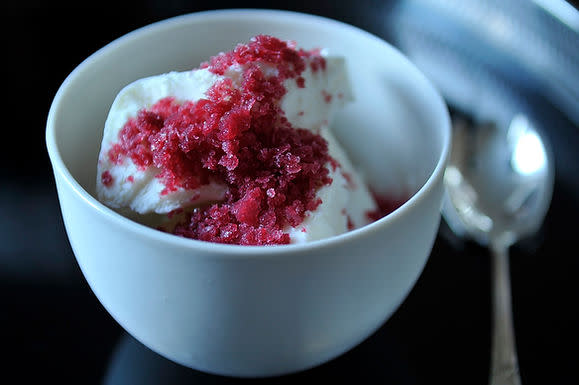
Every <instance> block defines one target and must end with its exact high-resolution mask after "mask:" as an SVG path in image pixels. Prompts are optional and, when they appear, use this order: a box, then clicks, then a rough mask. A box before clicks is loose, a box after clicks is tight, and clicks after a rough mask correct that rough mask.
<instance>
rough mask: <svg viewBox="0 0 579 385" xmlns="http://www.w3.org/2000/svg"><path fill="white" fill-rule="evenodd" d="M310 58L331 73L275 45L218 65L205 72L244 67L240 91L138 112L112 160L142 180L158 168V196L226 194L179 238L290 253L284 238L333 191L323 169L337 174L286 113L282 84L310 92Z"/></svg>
mask: <svg viewBox="0 0 579 385" xmlns="http://www.w3.org/2000/svg"><path fill="white" fill-rule="evenodd" d="M305 58H309V59H308V61H309V62H310V64H311V65H312V69H315V70H325V59H324V58H323V57H321V56H319V55H318V54H317V53H312V52H307V51H303V50H296V49H294V48H292V47H290V46H289V45H288V43H286V42H283V41H281V40H279V39H276V38H273V37H270V36H257V37H255V38H254V39H252V41H251V42H250V43H249V44H246V45H238V46H237V47H236V48H235V49H234V50H233V51H232V52H229V53H224V54H220V55H218V56H215V57H213V58H211V59H210V61H209V62H208V63H204V64H202V68H207V69H208V70H209V71H211V72H213V73H215V74H224V73H225V71H226V70H227V69H228V68H229V67H230V66H232V65H240V66H243V76H242V81H241V85H240V86H237V87H236V86H234V84H233V83H232V81H231V80H230V79H227V78H225V79H224V80H221V81H218V82H217V83H216V84H214V85H213V86H212V87H211V88H210V89H209V90H208V91H207V92H206V98H205V99H201V100H198V101H196V102H192V101H186V102H183V103H178V102H177V101H176V100H175V99H174V98H171V97H168V98H164V99H161V100H160V101H158V102H157V103H155V104H154V105H153V106H152V107H150V108H148V109H143V110H141V111H139V113H138V114H137V116H136V117H135V118H132V119H130V120H129V121H128V122H127V123H126V124H125V126H124V127H123V128H122V130H121V131H120V133H119V141H118V143H116V144H115V145H114V146H113V147H112V148H111V149H110V151H109V153H108V156H109V159H110V160H111V161H112V162H113V163H116V164H120V163H122V162H123V160H124V159H125V158H130V159H131V160H132V161H133V163H134V164H135V165H136V166H137V168H138V169H141V170H144V169H147V168H148V167H151V166H154V167H157V168H158V169H159V170H160V173H159V175H158V178H159V179H160V180H161V181H162V182H163V184H164V186H165V189H164V190H163V191H162V193H161V194H168V193H171V192H173V191H176V190H177V189H179V188H184V189H195V188H198V187H200V186H202V185H205V184H208V183H210V182H211V181H215V182H218V183H224V184H225V185H226V186H227V191H226V193H225V198H224V200H223V201H222V202H219V203H214V204H211V205H208V206H205V207H198V208H195V209H193V210H192V211H191V212H189V213H186V214H185V218H184V220H183V221H181V222H180V223H179V224H178V225H177V226H176V227H175V229H174V231H173V232H174V233H175V234H177V235H180V236H184V237H188V238H194V239H200V240H204V241H211V242H220V243H230V244H242V245H268V244H287V243H289V242H290V238H289V235H288V234H287V233H285V232H284V231H283V230H284V229H285V228H286V227H287V226H294V227H295V226H298V225H299V224H300V223H301V222H302V221H303V220H304V216H305V214H306V212H307V211H308V210H315V209H316V208H317V207H318V205H319V204H320V203H321V200H320V199H319V198H317V197H316V193H317V191H318V189H319V188H320V187H322V186H324V185H328V184H330V183H331V182H332V180H331V178H330V177H329V170H328V168H327V167H326V164H331V165H333V166H334V167H335V165H336V161H335V160H334V159H332V158H331V157H330V155H329V154H328V146H327V142H326V141H325V140H324V139H323V138H322V137H321V136H320V135H318V134H314V133H312V132H311V131H308V130H305V129H301V128H295V127H292V126H291V124H290V123H289V122H288V120H287V119H286V118H285V116H284V112H283V111H282V110H281V108H280V100H281V98H282V97H283V96H284V95H285V93H286V89H285V87H284V85H283V82H284V81H285V80H287V79H296V81H297V83H298V86H299V87H303V86H305V84H304V82H305V80H304V78H303V77H301V76H300V74H301V73H302V72H303V71H304V69H305V68H306V63H307V62H306V60H305ZM264 64H266V65H268V66H275V68H276V69H277V75H275V76H266V75H264V73H263V72H262V67H263V65H264ZM314 67H315V68H314ZM103 178H104V174H103ZM103 181H104V179H103Z"/></svg>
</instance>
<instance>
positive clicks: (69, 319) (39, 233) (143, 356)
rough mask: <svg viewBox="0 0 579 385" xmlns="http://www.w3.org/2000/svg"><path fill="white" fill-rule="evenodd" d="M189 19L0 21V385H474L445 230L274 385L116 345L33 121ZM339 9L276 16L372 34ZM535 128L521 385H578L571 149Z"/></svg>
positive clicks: (462, 266) (457, 254) (483, 267)
mask: <svg viewBox="0 0 579 385" xmlns="http://www.w3.org/2000/svg"><path fill="white" fill-rule="evenodd" d="M33 3H34V2H33ZM188 3H189V2H185V1H182V2H180V1H168V2H165V3H163V2H154V1H145V2H142V3H138V4H137V2H133V4H129V3H124V4H123V5H122V6H118V5H113V4H114V3H112V2H111V4H105V3H102V2H101V3H99V7H92V8H89V7H84V6H83V7H81V6H79V5H78V4H77V3H76V2H72V1H71V2H66V1H63V2H60V3H59V4H58V5H61V7H57V8H54V7H53V8H46V7H42V6H34V4H32V5H30V6H29V7H20V8H10V9H6V10H5V12H4V14H3V16H4V21H5V23H3V24H2V27H1V28H2V34H1V35H0V36H1V39H2V40H1V41H2V48H3V55H2V58H3V60H2V61H3V62H4V65H5V68H6V67H7V69H5V71H4V75H5V76H4V81H3V82H2V84H3V85H4V87H3V90H4V92H5V93H7V95H6V97H7V99H8V106H6V104H5V102H3V105H4V109H3V110H4V111H3V112H4V113H3V119H2V122H3V123H4V125H3V127H2V132H3V135H2V137H1V139H0V143H3V145H4V150H3V151H0V170H1V171H0V175H1V176H2V180H1V181H0V341H2V351H3V353H4V354H3V359H2V361H1V362H2V365H1V368H2V370H0V383H14V384H42V383H48V384H52V383H54V384H87V385H88V384H221V383H233V382H246V383H251V382H261V383H284V384H290V383H298V382H301V381H306V380H314V381H316V382H317V381H319V380H324V381H332V382H333V383H353V382H356V383H378V382H380V383H391V384H435V383H445V384H472V385H476V384H485V383H486V382H487V377H488V370H489V355H490V265H489V263H490V261H489V258H488V255H487V251H486V250H485V249H483V248H481V247H480V246H478V245H476V244H474V243H472V242H469V241H459V240H457V239H455V238H453V237H452V236H451V235H450V233H449V232H448V230H447V228H446V227H445V226H444V224H443V226H442V227H441V230H440V232H439V236H438V238H437V239H436V242H435V244H434V248H433V251H432V255H431V257H430V259H429V261H428V263H427V265H426V268H425V270H424V272H423V274H422V275H421V277H420V279H419V280H418V282H417V284H416V286H415V287H414V289H413V290H412V292H411V293H410V295H409V297H408V298H407V299H406V301H405V302H404V303H403V304H402V305H401V307H400V308H399V309H398V310H397V311H396V312H395V313H394V315H393V316H392V317H391V318H390V319H389V320H388V321H387V322H386V323H385V324H384V325H383V327H382V328H380V329H379V330H378V331H377V332H376V333H375V334H373V335H372V336H370V337H369V338H368V339H367V340H366V341H364V342H363V343H362V344H360V345H359V346H358V347H356V348H354V349H353V350H351V351H350V352H348V353H346V354H344V355H342V356H341V357H339V358H337V359H335V360H333V361H331V362H329V363H327V364H324V365H322V366H320V367H317V368H314V369H311V370H309V371H306V372H302V373H298V374H295V375H290V376H287V377H281V378H275V379H268V380H255V381H253V380H243V381H242V380H237V379H230V378H223V377H218V376H212V375H208V374H204V373H200V372H197V371H194V370H191V369H186V368H184V367H181V366H179V365H177V364H173V363H171V362H169V361H167V360H165V359H163V358H161V357H160V356H158V355H156V354H155V353H153V352H151V351H149V350H148V349H147V348H145V347H144V346H142V345H141V344H140V343H138V342H137V341H135V340H134V339H132V338H131V337H130V336H128V335H127V334H126V333H125V332H124V331H123V330H122V329H121V328H120V326H119V325H118V324H117V323H116V322H115V321H114V320H113V319H112V318H111V317H110V316H109V315H108V313H107V312H106V311H105V310H104V308H103V307H102V306H101V305H100V303H99V302H98V301H97V299H96V297H95V296H94V295H93V293H92V292H91V290H90V288H89V287H88V285H87V283H86V282H85V280H84V278H83V277H82V274H81V273H80V270H79V268H78V266H77V264H76V261H75V259H74V255H73V254H72V251H71V249H70V246H69V244H68V240H67V238H66V233H65V230H64V227H63V223H62V219H61V216H60V211H59V206H58V200H57V197H56V189H55V186H54V180H53V178H52V174H51V168H50V164H49V161H48V156H47V154H46V150H45V144H44V129H45V121H46V116H47V114H48V110H49V107H50V103H51V101H52V97H53V96H54V94H55V92H56V90H57V89H58V87H59V86H60V84H61V82H62V81H63V80H64V78H65V77H66V76H67V75H68V73H69V72H70V71H72V70H73V69H74V67H75V66H76V65H78V64H79V63H80V62H81V61H82V60H83V59H85V58H86V57H87V56H89V55H90V54H91V53H93V52H94V51H96V50H97V49H98V48H100V47H102V46H103V45H105V44H107V43H108V42H110V41H112V40H114V39H115V38H117V37H120V36H121V35H123V34H125V33H127V32H129V31H131V30H133V29H135V28H138V27H140V26H144V25H146V24H149V23H151V22H154V21H158V20H161V19H164V18H166V17H170V16H174V15H177V14H181V13H187V12H192V11H197V10H201V9H204V8H202V7H199V6H191V5H187V4H188ZM161 4H163V5H161ZM344 4H347V5H349V7H346V8H343V7H336V6H335V3H334V2H322V1H318V2H315V1H313V2H308V3H306V2H304V3H303V4H300V3H296V2H283V1H282V2H280V3H277V6H276V8H283V9H292V10H297V11H303V12H309V13H315V14H320V15H325V16H329V17H332V18H336V19H339V20H342V21H345V22H348V23H351V24H354V25H357V26H359V27H361V28H364V29H367V30H369V31H370V32H374V33H377V34H379V33H380V31H382V29H381V28H380V26H379V24H377V23H379V22H380V19H379V18H378V17H377V15H376V14H375V13H373V12H372V9H373V8H372V6H373V5H374V2H371V1H365V0H360V1H356V2H345V3H344ZM129 5H132V7H130V6H129ZM229 6H235V7H239V6H240V4H237V3H233V2H216V3H215V4H213V6H212V8H215V7H229ZM242 6H245V7H247V6H250V7H271V5H270V4H269V3H267V2H248V3H245V4H242ZM113 9H114V10H115V11H114V12H112V10H113ZM545 119H548V122H549V123H550V125H551V126H552V127H550V128H549V130H548V131H547V134H548V136H549V139H550V140H551V143H552V144H553V147H554V149H555V157H556V166H557V168H558V173H557V177H556V181H555V189H554V195H553V202H552V205H551V208H550V211H549V213H548V216H547V218H546V221H545V224H544V226H543V228H542V229H541V231H540V233H539V234H538V235H537V236H536V237H534V238H533V239H528V240H524V241H522V242H520V243H519V244H517V245H516V246H515V247H513V248H512V253H511V275H512V294H513V306H514V322H515V329H516V338H517V345H518V351H519V361H520V367H521V375H522V381H523V384H525V385H532V384H549V385H551V384H553V385H554V384H577V383H579V374H577V371H576V364H577V360H578V357H579V355H578V354H577V342H578V340H577V335H578V334H577V331H576V329H577V326H578V325H579V322H578V321H579V317H578V316H577V311H576V310H577V305H578V299H579V289H578V286H577V274H578V273H579V261H578V258H577V257H578V255H577V251H576V249H575V245H576V242H577V237H578V235H577V230H578V226H577V214H579V199H578V197H579V177H577V176H576V175H577V174H576V171H577V164H578V163H579V162H578V160H579V155H577V154H576V151H577V149H578V148H579V147H578V146H579V133H578V132H577V129H578V127H577V126H576V125H575V124H573V123H572V122H570V121H569V120H568V119H567V118H566V117H565V116H564V115H563V114H561V113H558V112H557V110H556V109H555V108H551V107H549V108H548V113H546V114H545ZM11 147H14V149H15V150H16V152H11V151H8V150H7V149H10V148H11ZM17 154H19V155H17Z"/></svg>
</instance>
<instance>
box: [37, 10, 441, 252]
mask: <svg viewBox="0 0 579 385" xmlns="http://www.w3.org/2000/svg"><path fill="white" fill-rule="evenodd" d="M232 17H234V18H240V17H242V18H255V17H262V18H278V19H280V18H285V19H287V18H288V17H289V18H293V19H296V21H308V22H315V23H317V24H325V25H330V26H332V27H334V28H335V27H339V28H342V29H345V30H349V31H351V32H353V33H356V34H361V35H363V36H365V37H367V38H370V39H372V40H375V41H377V42H379V43H380V44H381V45H384V46H386V47H388V48H389V49H390V50H392V51H393V53H394V54H396V55H398V56H399V58H400V59H401V60H402V61H403V62H404V65H405V66H406V67H408V68H409V69H410V70H411V71H412V72H413V73H414V77H413V78H414V79H415V82H417V83H419V84H420V85H421V88H424V90H425V91H426V92H427V93H429V94H430V96H429V98H430V99H432V100H433V101H434V102H435V103H436V104H438V106H436V107H435V108H436V110H438V111H441V116H440V117H439V118H441V119H442V120H441V121H440V122H439V125H441V129H442V131H443V132H442V148H441V151H440V152H439V154H438V160H437V162H436V166H435V167H434V169H433V170H432V172H431V173H430V174H429V176H428V179H427V180H426V182H425V183H423V184H422V186H421V187H420V188H419V189H418V190H417V191H416V192H415V193H414V194H413V195H412V196H411V197H410V198H409V199H407V200H406V201H405V202H404V203H403V204H402V205H401V206H400V207H398V208H397V209H396V210H394V211H393V212H392V213H390V214H388V215H387V216H385V217H383V218H381V219H379V220H377V221H375V222H372V223H370V224H368V225H365V226H363V227H361V228H358V229H355V230H352V231H348V232H346V233H344V234H340V235H337V236H333V237H329V238H325V239H320V240H316V241H311V242H306V243H300V244H289V245H272V246H245V245H230V244H220V243H214V242H207V241H201V240H196V239H190V238H184V237H179V236H175V235H174V234H169V233H165V232H162V231H158V230H156V229H153V228H150V227H148V226H145V225H142V224H140V223H138V222H136V221H133V220H131V219H129V218H126V217H124V216H123V215H121V214H119V213H117V212H116V211H114V210H113V209H111V208H109V207H108V206H106V205H104V204H103V203H101V202H100V201H98V199H96V198H95V197H93V196H92V194H90V193H89V192H88V191H86V189H84V187H82V186H81V185H80V183H79V182H78V181H77V180H76V179H75V178H74V177H73V176H72V174H71V173H70V171H69V170H68V167H67V166H66V165H65V162H64V160H63V159H62V156H61V154H60V150H59V147H58V145H57V143H56V132H55V131H56V128H55V120H56V117H57V115H58V110H59V107H60V100H61V99H62V98H63V95H64V94H65V93H66V92H67V89H68V88H69V85H70V84H72V83H73V82H74V81H75V80H76V78H77V77H78V76H80V73H81V72H83V71H84V70H85V69H86V68H88V67H90V66H91V64H92V63H93V62H94V61H96V60H97V59H98V58H99V57H100V56H103V55H106V54H107V52H109V51H111V50H114V49H116V47H117V46H118V45H122V44H124V43H126V42H128V41H129V40H131V39H133V38H135V37H137V36H138V37H142V36H144V35H146V34H150V33H156V32H158V31H161V30H166V29H171V28H174V27H176V26H178V25H181V24H189V23H197V22H212V21H215V20H218V19H220V18H232ZM450 138H451V130H450V115H449V112H448V108H447V106H446V104H445V102H444V100H443V98H442V96H441V94H440V92H439V91H438V90H437V89H436V88H435V87H434V85H433V84H432V82H431V81H429V80H428V79H427V78H426V76H425V75H424V74H423V73H422V72H421V71H420V70H419V69H418V68H417V67H416V66H415V65H414V64H413V63H412V62H411V61H410V60H409V59H408V58H407V57H406V56H404V55H403V54H402V53H401V52H400V51H399V50H398V49H397V48H395V47H393V46H392V45H391V44H389V43H388V42H386V41H385V40H383V39H381V38H380V37H378V36H376V35H374V34H371V33H370V32H368V31H365V30H363V29H361V28H358V27H355V26H353V25H350V24H347V23H344V22H341V21H338V20H334V19H330V18H327V17H323V16H317V15H311V14H306V13H301V12H295V11H285V10H276V9H253V8H236V9H221V10H209V11H201V12H193V13H189V14H184V15H179V16H175V17H171V18H168V19H164V20H160V21H157V22H154V23H151V24H148V25H145V26H143V27H140V28H137V29H135V30H133V31H131V32H128V33H126V34H124V35H122V36H121V37H119V38H117V39H115V40H113V41H112V42H110V43H108V44H106V45H105V46H103V47H102V48H100V49H99V50H97V51H96V52H94V53H93V54H91V55H90V56H88V57H87V58H86V59H85V60H83V61H82V62H81V63H80V64H79V65H78V66H77V67H76V68H75V69H74V70H73V71H72V72H71V73H70V74H69V75H68V76H67V77H66V78H65V80H64V81H63V83H62V84H61V86H60V87H59V89H58V91H57V92H56V94H55V96H54V98H53V101H52V103H51V106H50V110H49V113H48V118H47V124H46V135H45V139H46V146H47V151H48V155H49V158H50V161H51V163H52V168H53V171H54V173H55V174H56V173H58V174H60V177H61V179H62V180H63V181H65V182H66V184H67V185H68V187H70V188H71V189H72V191H73V192H74V194H76V195H77V196H78V197H79V198H81V200H82V201H84V202H85V203H86V204H88V205H89V206H90V207H91V208H92V209H94V210H95V211H96V212H97V213H98V214H99V215H101V216H104V217H106V218H107V220H110V221H113V222H115V223H116V224H117V225H118V226H122V227H124V228H126V229H127V231H131V232H133V233H137V234H138V235H140V236H143V237H148V238H150V239H153V240H155V241H156V242H161V243H163V244H165V245H166V246H167V247H180V248H183V249H190V250H198V251H204V252H206V253H210V254H216V255H220V256H222V257H223V256H231V257H240V256H241V257H249V258H258V257H268V258H271V257H272V256H273V255H285V254H288V253H291V254H294V253H297V252H305V251H313V250H316V249H321V248H326V247H329V246H335V245H337V244H340V243H342V242H346V241H348V240H352V239H354V238H360V237H364V236H369V235H370V234H371V233H374V232H376V231H378V230H379V229H381V228H382V227H386V226H389V225H390V224H391V223H392V222H395V221H396V220H397V219H398V218H400V217H402V216H403V215H405V213H407V212H408V211H410V210H411V209H412V208H413V207H414V206H415V205H417V204H418V203H419V202H420V201H421V200H423V199H425V197H426V196H427V195H428V193H429V192H430V191H431V190H433V189H434V188H435V186H436V183H437V181H438V180H439V179H442V177H443V174H444V170H445V167H446V163H447V160H448V157H449V153H450V141H451V139H450ZM55 177H56V175H55ZM57 179H58V178H57Z"/></svg>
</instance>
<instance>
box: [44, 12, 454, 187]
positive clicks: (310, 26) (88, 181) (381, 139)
mask: <svg viewBox="0 0 579 385" xmlns="http://www.w3.org/2000/svg"><path fill="white" fill-rule="evenodd" d="M257 34H271V35H274V36H276V37H279V38H282V39H288V40H294V41H296V42H297V43H298V45H299V46H300V47H304V48H307V49H309V48H316V47H325V48H328V49H329V51H330V52H331V53H332V54H336V55H343V56H345V57H346V61H347V66H348V70H349V74H350V79H351V82H352V85H353V89H354V94H355V98H356V100H355V102H354V103H352V104H351V105H349V106H347V107H346V108H345V109H344V110H343V111H341V112H340V114H339V116H338V117H337V118H336V121H335V122H336V123H335V126H334V130H335V132H336V136H337V137H338V139H339V140H340V142H341V143H342V144H343V145H344V147H345V148H346V150H347V151H348V153H349V154H350V156H351V157H352V160H353V161H354V163H356V164H358V166H359V167H360V168H361V169H362V170H363V171H364V172H365V174H366V177H367V179H368V181H369V183H370V184H371V185H372V186H373V188H375V189H376V190H378V191H381V192H389V193H390V194H406V193H413V192H415V191H417V190H418V189H419V188H420V187H421V186H422V185H423V184H424V183H425V182H426V181H427V179H428V177H429V176H430V175H431V173H432V172H433V170H434V168H435V166H436V165H437V163H438V162H439V160H440V158H441V153H442V151H443V148H444V146H445V141H446V138H445V133H444V129H442V127H444V125H445V115H444V107H443V106H442V105H441V102H440V100H439V98H438V96H437V95H436V93H435V92H434V91H433V90H432V89H431V88H430V86H429V84H428V82H427V81H426V80H425V79H424V78H423V77H422V75H421V74H420V73H419V72H418V71H417V70H416V69H415V68H414V66H412V65H411V64H410V63H409V62H408V61H407V60H406V59H405V58H404V57H403V56H402V55H401V54H399V53H398V51H396V50H395V49H393V48H391V47H390V46H389V45H387V44H386V43H384V42H383V41H381V40H380V39H378V38H376V37H374V36H372V35H370V34H368V33H366V32H363V31H361V30H359V29H356V28H354V27H350V26H347V25H344V24H342V23H339V22H334V21H329V20H326V19H322V18H319V17H314V16H307V15H300V14H294V13H288V12H277V11H241V10H240V11H228V12H209V13H202V14H193V15H187V16H183V17H178V18H174V19H170V20H168V21H164V22H161V23H157V24H153V25H151V26H148V27H145V28H142V29H140V30H137V31H135V32H133V33H131V34H128V35H126V36H124V37H122V38H120V39H118V40H116V41H114V42H113V43H111V44H109V45H108V46H106V47H104V48H103V49H101V50H100V51H98V52H97V53H95V54H94V55H92V56H91V57H90V58H88V59H87V60H86V61H85V62H83V63H82V64H81V65H80V66H79V67H78V68H77V69H76V70H75V71H74V72H73V73H72V74H71V75H70V76H69V77H68V78H67V80H66V81H65V83H64V84H63V86H62V87H61V89H60V91H59V93H58V94H57V96H56V98H55V101H54V104H53V106H52V111H51V119H52V120H51V121H50V119H49V135H51V134H52V135H54V138H53V139H54V143H55V148H54V149H53V150H55V151H57V152H58V153H59V154H60V156H61V158H62V160H63V163H64V166H65V167H66V168H67V169H68V171H69V172H70V174H71V175H72V177H73V178H74V179H75V180H76V181H77V182H78V183H79V184H80V185H81V186H82V188H84V190H86V191H87V192H88V193H89V194H91V195H93V196H94V191H95V180H96V164H97V158H98V153H99V149H100V143H101V138H102V133H103V127H104V123H105V119H106V117H107V114H108V110H109V108H110V106H111V104H112V102H113V100H114V98H115V96H116V94H117V93H118V92H119V91H120V90H121V89H122V88H123V87H124V86H125V85H127V84H128V83H130V82H132V81H134V80H136V79H139V78H142V77H145V76H151V75H155V74H160V73H164V72H168V71H172V70H177V71H184V70H188V69H191V68H195V67H197V66H198V65H199V63H201V62H202V61H205V60H207V59H208V58H209V57H210V56H212V55H215V54H217V53H219V52H221V51H228V50H231V49H232V48H233V47H234V46H235V45H236V44H237V43H239V42H246V41H248V40H249V39H250V38H251V37H252V36H255V35H257ZM51 125H52V127H51ZM50 129H52V130H53V131H52V133H51V132H50ZM49 147H50V146H49Z"/></svg>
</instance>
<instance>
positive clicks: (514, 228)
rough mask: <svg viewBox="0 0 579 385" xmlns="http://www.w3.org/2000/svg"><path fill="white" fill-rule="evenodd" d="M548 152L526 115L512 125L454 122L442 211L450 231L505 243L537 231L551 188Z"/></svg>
mask: <svg viewBox="0 0 579 385" xmlns="http://www.w3.org/2000/svg"><path fill="white" fill-rule="evenodd" d="M549 153H550V151H549V149H548V147H547V144H546V143H545V141H544V140H543V139H542V138H541V136H540V135H539V132H538V131H537V129H536V128H535V127H534V126H533V124H532V123H531V121H530V120H529V119H528V118H527V117H526V116H524V115H520V114H519V115H516V116H515V117H514V118H513V119H512V121H511V123H510V124H509V126H508V127H500V126H497V125H494V124H492V123H485V124H480V125H472V124H469V123H467V122H466V121H464V120H460V119H459V120H458V121H455V124H454V127H453V143H452V153H451V156H450V162H449V165H448V167H447V169H446V173H445V177H444V180H445V184H446V186H447V193H448V196H447V199H446V201H445V204H444V210H443V211H444V215H445V219H446V220H447V222H448V224H449V226H450V227H451V228H452V230H453V231H454V232H455V233H457V234H461V235H462V234H465V233H468V234H469V235H470V236H471V237H472V238H474V239H475V240H476V241H478V242H479V243H481V244H483V245H491V244H493V243H497V242H500V243H502V244H504V245H505V246H507V247H508V246H510V245H512V244H513V243H515V242H516V241H517V240H519V239H521V238H524V237H526V236H528V235H531V234H533V233H534V232H535V231H537V230H538V228H539V227H540V226H541V223H542V222H543V219H544V217H545V214H546V213H547V209H548V207H549V203H550V201H551V195H552V190H553V175H554V171H553V163H552V162H551V161H550V158H551V156H550V154H549Z"/></svg>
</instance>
